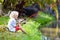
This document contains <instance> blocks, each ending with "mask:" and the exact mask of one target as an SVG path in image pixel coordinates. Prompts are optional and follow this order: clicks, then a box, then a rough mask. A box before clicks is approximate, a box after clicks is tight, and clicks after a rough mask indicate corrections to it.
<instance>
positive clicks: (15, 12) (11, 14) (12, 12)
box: [9, 11, 19, 18]
mask: <svg viewBox="0 0 60 40" xmlns="http://www.w3.org/2000/svg"><path fill="white" fill-rule="evenodd" d="M18 14H19V12H17V11H11V13H10V16H9V17H10V18H13V16H14V15H18Z"/></svg>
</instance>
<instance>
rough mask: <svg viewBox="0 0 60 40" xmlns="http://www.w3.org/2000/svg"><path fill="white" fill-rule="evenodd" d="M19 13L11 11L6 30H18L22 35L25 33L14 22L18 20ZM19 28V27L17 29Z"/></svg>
mask: <svg viewBox="0 0 60 40" xmlns="http://www.w3.org/2000/svg"><path fill="white" fill-rule="evenodd" d="M18 15H19V13H18V12H17V11H12V12H11V14H10V16H9V17H10V19H9V22H8V29H9V31H11V32H17V31H18V30H21V31H22V32H23V33H25V32H24V31H23V30H22V28H21V25H18V24H16V23H17V22H16V20H17V18H18ZM19 26H20V27H19Z"/></svg>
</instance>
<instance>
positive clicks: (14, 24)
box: [8, 18, 16, 32]
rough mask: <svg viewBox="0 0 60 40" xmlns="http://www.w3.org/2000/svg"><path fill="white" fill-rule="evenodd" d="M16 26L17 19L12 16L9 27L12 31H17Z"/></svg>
mask: <svg viewBox="0 0 60 40" xmlns="http://www.w3.org/2000/svg"><path fill="white" fill-rule="evenodd" d="M15 26H16V20H15V19H14V18H11V19H10V20H9V22H8V28H9V30H10V31H12V32H15V31H16V30H15V28H14V27H15Z"/></svg>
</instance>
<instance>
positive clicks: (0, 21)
mask: <svg viewBox="0 0 60 40" xmlns="http://www.w3.org/2000/svg"><path fill="white" fill-rule="evenodd" d="M8 20H9V17H0V25H4V24H5V23H6V24H7V22H8ZM52 20H54V17H52V16H50V15H47V14H44V13H43V12H40V14H39V16H37V18H36V19H30V20H28V22H27V23H26V24H23V25H22V28H23V29H24V31H25V32H26V33H27V34H23V33H22V32H17V33H12V32H8V31H4V32H0V40H42V38H41V32H39V31H38V29H37V28H38V26H39V25H40V24H43V23H45V22H51V21H52Z"/></svg>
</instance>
